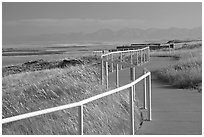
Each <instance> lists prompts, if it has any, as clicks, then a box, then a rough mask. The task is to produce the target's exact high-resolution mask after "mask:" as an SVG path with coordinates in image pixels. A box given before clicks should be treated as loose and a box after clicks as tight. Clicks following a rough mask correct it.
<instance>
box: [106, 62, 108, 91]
mask: <svg viewBox="0 0 204 137" xmlns="http://www.w3.org/2000/svg"><path fill="white" fill-rule="evenodd" d="M106 89H108V62H107V61H106Z"/></svg>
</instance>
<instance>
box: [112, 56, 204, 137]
mask: <svg viewBox="0 0 204 137" xmlns="http://www.w3.org/2000/svg"><path fill="white" fill-rule="evenodd" d="M173 62H174V60H171V59H170V58H151V61H150V62H148V63H147V64H144V65H142V67H146V68H148V70H150V71H151V72H152V71H154V70H156V69H158V68H160V67H162V66H163V65H164V66H165V65H167V64H170V63H173ZM141 70H142V69H141ZM141 70H140V69H138V70H136V74H137V77H138V76H139V75H142V71H141ZM129 75H130V74H129V69H124V70H121V71H120V76H119V78H120V80H121V81H120V86H121V85H125V84H127V83H129V82H130V80H129ZM109 78H110V82H111V83H110V84H114V82H115V73H114V72H113V73H111V74H110V75H109ZM142 88H143V86H142V82H140V83H139V84H138V85H137V86H136V94H137V97H138V98H139V100H140V102H139V105H140V106H142V95H143V93H142V91H143V89H142ZM142 111H143V115H144V118H145V117H146V116H145V114H146V113H145V111H144V110H142ZM137 134H141V135H200V134H202V93H198V92H197V91H192V90H186V89H175V88H173V87H171V86H170V85H165V84H163V83H161V82H158V81H156V80H155V79H154V78H152V121H144V122H143V125H142V127H141V128H140V129H139V131H138V132H137Z"/></svg>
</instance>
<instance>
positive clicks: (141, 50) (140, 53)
mask: <svg viewBox="0 0 204 137" xmlns="http://www.w3.org/2000/svg"><path fill="white" fill-rule="evenodd" d="M140 59H141V62H140V64H141V65H142V50H140Z"/></svg>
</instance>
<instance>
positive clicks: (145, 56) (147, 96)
mask: <svg viewBox="0 0 204 137" xmlns="http://www.w3.org/2000/svg"><path fill="white" fill-rule="evenodd" d="M125 53H130V60H131V62H132V63H130V64H129V63H125V62H123V61H122V60H123V54H125ZM134 53H136V55H137V59H136V60H137V64H136V65H139V64H140V65H141V64H142V63H145V62H147V61H148V60H149V48H148V47H147V48H144V49H139V50H129V51H117V52H111V53H107V54H104V55H102V56H101V60H102V64H101V66H102V69H101V70H102V74H101V76H102V77H101V78H102V84H104V82H103V81H104V69H103V67H104V62H105V64H106V65H105V69H106V76H108V63H110V64H111V66H112V68H114V67H113V64H116V73H118V72H119V70H118V66H119V65H121V66H126V65H127V66H129V67H130V70H131V71H130V72H131V80H132V82H131V83H129V84H127V85H124V86H121V87H118V86H119V77H118V78H116V79H117V80H118V84H116V85H117V87H118V88H116V89H113V90H110V91H107V92H105V93H102V94H99V95H96V96H93V97H90V98H87V99H84V100H82V101H79V102H75V103H71V104H67V105H62V106H58V107H53V108H48V109H44V110H39V111H35V112H31V113H26V114H22V115H17V116H13V117H9V118H4V119H2V124H6V123H10V122H14V121H18V120H21V119H26V118H31V117H35V116H39V115H43V114H48V113H51V112H56V111H60V110H64V109H68V108H73V107H78V113H79V115H78V116H79V118H78V121H79V134H80V135H83V107H84V105H86V104H87V103H89V102H92V101H94V100H97V99H100V98H103V97H106V96H109V95H112V94H114V93H117V92H119V91H122V90H125V89H128V88H129V89H130V105H131V114H130V118H131V131H130V133H131V134H134V92H135V85H136V84H137V83H138V82H140V81H141V80H144V81H145V83H148V84H145V87H147V88H145V91H144V108H147V111H148V120H151V73H150V72H145V73H144V75H142V76H140V77H139V78H137V79H135V67H136V65H134V63H133V56H134ZM115 54H120V57H121V54H122V57H121V58H120V59H121V60H120V61H113V60H109V59H108V57H109V56H111V57H113V55H115ZM139 54H140V55H139ZM139 57H140V58H139ZM105 58H106V59H105ZM138 59H141V61H140V63H139V60H138ZM112 68H111V69H112ZM111 71H113V69H112V70H111ZM117 76H118V75H117ZM106 78H107V77H106ZM106 87H107V88H108V79H106ZM147 89H148V92H147Z"/></svg>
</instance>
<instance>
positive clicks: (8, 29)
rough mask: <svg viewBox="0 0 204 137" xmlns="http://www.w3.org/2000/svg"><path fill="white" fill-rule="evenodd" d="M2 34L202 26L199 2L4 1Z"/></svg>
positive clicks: (200, 4)
mask: <svg viewBox="0 0 204 137" xmlns="http://www.w3.org/2000/svg"><path fill="white" fill-rule="evenodd" d="M2 26H3V27H2V28H3V36H16V35H36V34H48V33H71V32H94V31H96V30H99V29H103V28H109V29H113V30H118V29H121V28H141V29H146V28H170V27H178V28H194V27H201V26H202V3H198V2H197V3H192V2H191V3H178V2H175V3H166V2H165V3H158V2H157V3H150V2H148V3H138V2H133V3H124V2H118V3H99V2H97V3H90V2H89V3H87V2H86V3H82V2H80V3H71V2H66V3H47V2H46V3H11V2H9V3H5V2H4V3H3V5H2Z"/></svg>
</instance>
